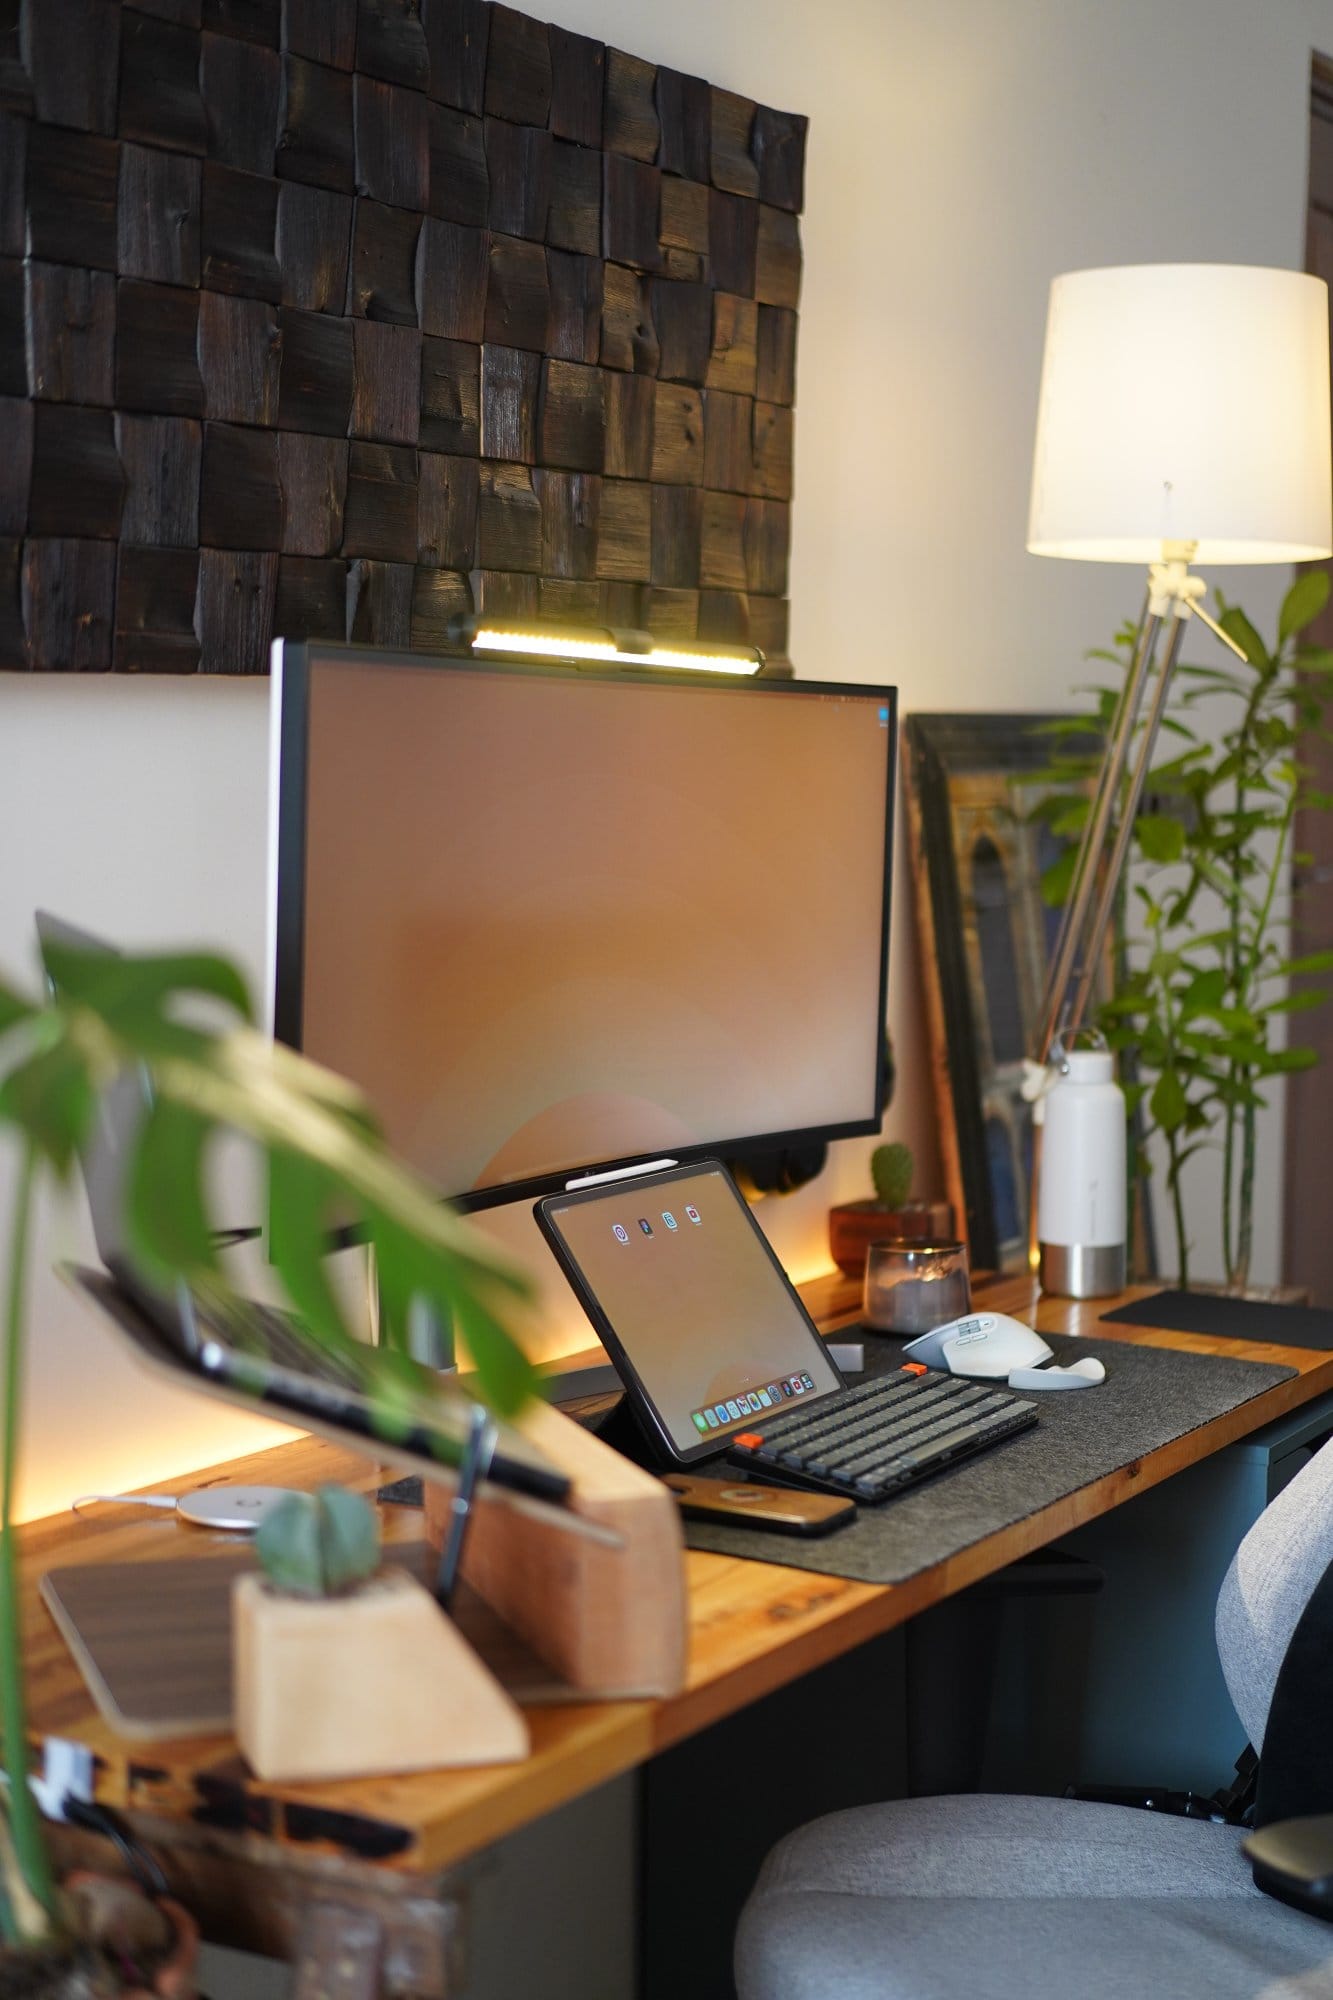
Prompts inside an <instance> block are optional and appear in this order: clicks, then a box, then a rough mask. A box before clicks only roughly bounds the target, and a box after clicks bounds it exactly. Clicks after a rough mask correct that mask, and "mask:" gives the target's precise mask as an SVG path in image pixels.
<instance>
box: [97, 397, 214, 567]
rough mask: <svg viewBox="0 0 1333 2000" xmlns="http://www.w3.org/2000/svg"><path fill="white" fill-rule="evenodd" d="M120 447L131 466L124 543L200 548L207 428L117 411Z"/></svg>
mask: <svg viewBox="0 0 1333 2000" xmlns="http://www.w3.org/2000/svg"><path fill="white" fill-rule="evenodd" d="M116 449H117V451H118V452H119V453H120V462H121V464H122V465H123V466H124V468H125V506H124V510H123V512H122V514H121V517H120V537H121V540H122V542H138V543H142V544H144V545H145V546H147V547H149V548H172V549H175V548H184V549H188V548H194V547H195V545H196V544H197V542H198V540H199V465H200V457H201V453H202V449H203V430H202V428H201V426H200V425H199V424H197V423H196V422H195V421H194V420H193V418H191V417H136V416H132V415H130V414H129V412H128V411H124V410H118V411H117V412H116Z"/></svg>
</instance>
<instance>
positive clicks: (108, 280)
mask: <svg viewBox="0 0 1333 2000" xmlns="http://www.w3.org/2000/svg"><path fill="white" fill-rule="evenodd" d="M24 270H25V276H26V278H27V322H28V385H29V388H30V390H31V393H32V394H33V395H34V396H40V397H41V398H42V399H43V400H44V401H46V402H52V403H104V404H107V405H109V404H111V403H113V402H114V401H115V374H116V281H115V279H114V278H113V277H112V276H111V274H110V272H109V271H77V270H75V269H73V267H72V266H70V265H68V264H39V263H37V262H36V261H35V260H33V261H30V262H29V263H28V264H27V265H26V266H25V267H24Z"/></svg>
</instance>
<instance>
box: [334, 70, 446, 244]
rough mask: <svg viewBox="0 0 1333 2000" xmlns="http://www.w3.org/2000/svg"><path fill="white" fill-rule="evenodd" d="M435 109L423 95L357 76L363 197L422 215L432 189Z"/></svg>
mask: <svg viewBox="0 0 1333 2000" xmlns="http://www.w3.org/2000/svg"><path fill="white" fill-rule="evenodd" d="M429 110H430V106H429V103H428V101H427V99H426V98H424V97H423V96H422V94H421V92H420V91H419V90H404V89H403V88H402V86H401V85H400V84H394V83H382V82H380V81H379V80H378V79H377V78H375V77H370V76H355V77H353V79H352V120H353V130H354V133H355V139H356V191H357V193H358V194H368V195H371V196H372V197H373V198H374V199H375V200H376V201H388V202H393V203H394V204H395V205H396V206H397V207H398V208H410V209H412V210H413V211H414V212H416V213H417V214H420V212H421V211H422V209H424V208H425V206H426V196H427V192H428V190H429V188H430V129H429V117H428V113H429Z"/></svg>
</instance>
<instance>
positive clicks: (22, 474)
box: [0, 396, 33, 535]
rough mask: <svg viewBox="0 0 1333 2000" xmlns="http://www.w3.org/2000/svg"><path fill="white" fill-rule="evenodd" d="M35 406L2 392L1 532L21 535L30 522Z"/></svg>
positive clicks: (0, 455)
mask: <svg viewBox="0 0 1333 2000" xmlns="http://www.w3.org/2000/svg"><path fill="white" fill-rule="evenodd" d="M32 431H33V406H32V404H31V403H29V402H27V401H26V400H25V399H24V398H22V397H18V396H14V397H9V396H0V437H3V438H4V441H5V448H4V451H3V453H0V535H21V534H22V533H23V530H24V529H25V528H26V527H27V525H28V488H29V484H30V482H31V479H32Z"/></svg>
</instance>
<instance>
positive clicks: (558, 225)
mask: <svg viewBox="0 0 1333 2000" xmlns="http://www.w3.org/2000/svg"><path fill="white" fill-rule="evenodd" d="M546 240H547V242H548V243H550V244H553V245H554V246H555V248H556V249H559V250H579V251H582V252H583V254H584V255H585V256H587V257H596V256H599V255H600V254H601V248H602V156H601V154H600V153H597V152H593V151H592V150H591V149H590V148H589V147H587V146H575V145H571V144H570V143H569V142H568V141H566V140H564V139H553V140H552V141H551V205H550V209H549V212H548V214H547V218H546Z"/></svg>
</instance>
